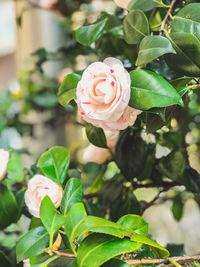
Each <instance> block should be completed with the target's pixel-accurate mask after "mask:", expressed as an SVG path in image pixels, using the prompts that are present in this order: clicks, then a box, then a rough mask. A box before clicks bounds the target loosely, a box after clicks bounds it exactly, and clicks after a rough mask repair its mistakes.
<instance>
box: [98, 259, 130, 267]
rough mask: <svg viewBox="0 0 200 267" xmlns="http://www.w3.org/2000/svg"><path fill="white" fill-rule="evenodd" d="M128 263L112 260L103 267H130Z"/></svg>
mask: <svg viewBox="0 0 200 267" xmlns="http://www.w3.org/2000/svg"><path fill="white" fill-rule="evenodd" d="M130 266H131V265H129V264H128V263H126V262H124V261H121V260H119V259H111V260H109V261H107V262H106V263H104V264H103V265H102V267H130Z"/></svg>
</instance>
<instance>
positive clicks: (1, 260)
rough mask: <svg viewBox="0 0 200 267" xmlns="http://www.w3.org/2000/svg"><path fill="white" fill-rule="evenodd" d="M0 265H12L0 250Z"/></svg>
mask: <svg viewBox="0 0 200 267" xmlns="http://www.w3.org/2000/svg"><path fill="white" fill-rule="evenodd" d="M0 263H1V266H2V267H12V266H13V265H12V263H11V262H10V260H9V258H8V257H7V256H6V255H5V254H4V253H3V251H1V250H0Z"/></svg>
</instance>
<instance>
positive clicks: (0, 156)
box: [0, 149, 9, 181]
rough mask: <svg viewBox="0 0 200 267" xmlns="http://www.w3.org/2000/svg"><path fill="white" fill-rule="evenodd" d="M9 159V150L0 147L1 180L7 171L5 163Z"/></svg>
mask: <svg viewBox="0 0 200 267" xmlns="http://www.w3.org/2000/svg"><path fill="white" fill-rule="evenodd" d="M8 160H9V152H8V151H6V150H4V149H0V181H2V180H3V179H4V178H5V176H6V173H7V165H8Z"/></svg>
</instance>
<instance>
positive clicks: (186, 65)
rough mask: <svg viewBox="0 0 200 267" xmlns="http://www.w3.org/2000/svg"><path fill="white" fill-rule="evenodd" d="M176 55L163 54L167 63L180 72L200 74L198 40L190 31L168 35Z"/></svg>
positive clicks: (196, 75)
mask: <svg viewBox="0 0 200 267" xmlns="http://www.w3.org/2000/svg"><path fill="white" fill-rule="evenodd" d="M168 38H169V40H170V41H171V43H172V45H173V47H174V49H175V50H176V55H174V54H168V55H165V59H166V62H167V64H168V65H169V66H170V67H171V68H172V69H174V70H175V71H177V72H178V73H180V74H183V75H187V76H190V77H199V76H200V41H199V40H198V39H197V37H196V36H194V35H193V34H190V33H180V32H177V33H171V34H170V35H169V36H168Z"/></svg>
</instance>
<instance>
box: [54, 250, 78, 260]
mask: <svg viewBox="0 0 200 267" xmlns="http://www.w3.org/2000/svg"><path fill="white" fill-rule="evenodd" d="M51 252H52V253H53V254H56V255H59V256H63V257H66V258H76V257H77V256H76V255H75V254H70V253H65V252H61V251H57V250H51Z"/></svg>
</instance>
